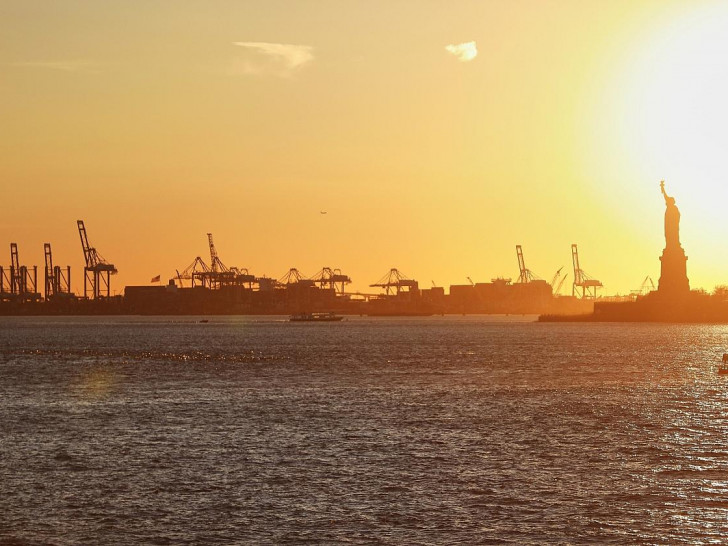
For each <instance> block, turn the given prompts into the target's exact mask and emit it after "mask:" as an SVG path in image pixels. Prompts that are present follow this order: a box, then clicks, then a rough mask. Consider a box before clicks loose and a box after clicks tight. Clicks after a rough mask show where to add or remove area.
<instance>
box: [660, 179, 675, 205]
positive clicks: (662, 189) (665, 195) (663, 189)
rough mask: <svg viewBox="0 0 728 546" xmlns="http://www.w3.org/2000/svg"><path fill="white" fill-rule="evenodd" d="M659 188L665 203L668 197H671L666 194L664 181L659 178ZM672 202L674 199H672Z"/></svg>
mask: <svg viewBox="0 0 728 546" xmlns="http://www.w3.org/2000/svg"><path fill="white" fill-rule="evenodd" d="M660 190H661V191H662V196H663V197H664V198H665V203H667V200H668V199H672V197H670V196H669V195H667V192H666V191H665V181H664V180H660ZM673 203H674V200H673Z"/></svg>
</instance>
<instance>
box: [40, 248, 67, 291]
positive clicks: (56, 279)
mask: <svg viewBox="0 0 728 546" xmlns="http://www.w3.org/2000/svg"><path fill="white" fill-rule="evenodd" d="M43 253H44V254H45V299H46V301H50V300H51V299H53V298H54V297H58V296H60V295H61V294H66V295H70V293H71V266H70V265H69V266H67V267H66V268H61V267H60V266H55V267H54V266H53V253H52V251H51V244H50V243H44V244H43Z"/></svg>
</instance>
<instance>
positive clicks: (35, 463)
mask: <svg viewBox="0 0 728 546" xmlns="http://www.w3.org/2000/svg"><path fill="white" fill-rule="evenodd" d="M205 319H206V320H208V322H200V320H201V317H197V318H195V317H149V318H147V317H56V318H42V317H32V318H31V317H25V318H24V317H4V318H0V544H59V545H64V544H308V543H319V544H335V543H347V544H371V543H378V544H412V543H415V544H445V543H446V544H488V543H492V544H509V543H510V544H549V543H552V544H562V543H574V544H588V543H592V544H608V543H613V544H680V543H684V544H695V543H710V542H715V543H718V542H722V541H724V540H725V536H726V534H727V533H728V420H727V419H726V411H725V407H726V404H728V376H720V375H718V374H717V371H716V368H717V365H718V363H719V361H720V357H721V356H722V354H723V353H724V352H728V327H726V326H715V325H710V326H704V325H665V324H596V323H593V324H581V323H576V324H575V323H552V324H548V323H537V322H534V317H420V318H365V317H351V318H348V317H347V319H346V320H344V321H342V322H336V323H291V322H288V321H287V318H283V317H280V318H277V317H205Z"/></svg>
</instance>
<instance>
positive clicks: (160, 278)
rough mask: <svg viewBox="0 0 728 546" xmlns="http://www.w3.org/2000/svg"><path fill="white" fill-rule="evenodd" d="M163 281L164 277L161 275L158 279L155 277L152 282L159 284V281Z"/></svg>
mask: <svg viewBox="0 0 728 546" xmlns="http://www.w3.org/2000/svg"><path fill="white" fill-rule="evenodd" d="M161 280H162V276H161V275H157V276H156V277H154V278H153V279H152V282H159V281H161Z"/></svg>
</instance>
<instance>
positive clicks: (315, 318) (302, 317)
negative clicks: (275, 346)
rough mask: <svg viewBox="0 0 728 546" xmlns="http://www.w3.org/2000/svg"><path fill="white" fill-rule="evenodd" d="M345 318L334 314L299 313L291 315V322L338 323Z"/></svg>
mask: <svg viewBox="0 0 728 546" xmlns="http://www.w3.org/2000/svg"><path fill="white" fill-rule="evenodd" d="M343 318H344V317H343V316H341V315H336V314H334V313H298V314H296V315H291V317H290V318H289V319H288V320H289V321H290V322H338V321H340V320H342V319H343Z"/></svg>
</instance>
